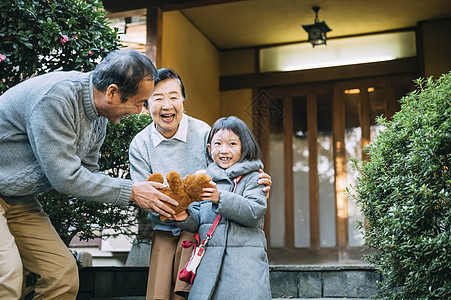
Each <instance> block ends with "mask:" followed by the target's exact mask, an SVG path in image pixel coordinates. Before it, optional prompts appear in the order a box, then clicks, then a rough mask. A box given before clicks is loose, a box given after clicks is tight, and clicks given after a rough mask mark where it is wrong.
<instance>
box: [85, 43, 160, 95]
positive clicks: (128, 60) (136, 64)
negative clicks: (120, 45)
mask: <svg viewBox="0 0 451 300" xmlns="http://www.w3.org/2000/svg"><path fill="white" fill-rule="evenodd" d="M156 75H157V70H156V68H155V66H154V65H153V63H152V62H151V61H150V59H149V58H148V57H147V56H145V55H144V54H142V53H141V52H139V51H138V50H134V49H120V50H115V51H113V52H111V53H109V54H108V55H107V56H106V57H105V58H104V59H103V60H102V61H101V62H100V63H99V64H98V65H97V67H96V68H95V70H94V71H93V72H92V83H93V84H94V87H95V88H96V89H98V90H99V91H101V92H103V93H104V92H106V90H107V88H108V86H109V85H111V84H116V85H117V86H118V87H119V92H120V93H121V101H122V102H126V101H127V100H128V98H129V97H131V96H134V95H136V94H137V93H138V89H139V85H140V83H141V81H142V80H144V79H146V80H147V79H148V80H154V78H155V77H156ZM147 77H149V78H147Z"/></svg>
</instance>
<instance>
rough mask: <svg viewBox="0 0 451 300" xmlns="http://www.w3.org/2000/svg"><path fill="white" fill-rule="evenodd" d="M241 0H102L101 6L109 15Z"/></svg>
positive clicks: (177, 8) (167, 9) (176, 8)
mask: <svg viewBox="0 0 451 300" xmlns="http://www.w3.org/2000/svg"><path fill="white" fill-rule="evenodd" d="M236 1H243V0H128V1H123V0H103V1H102V2H103V6H104V8H105V10H106V11H108V12H110V13H117V12H123V11H128V10H134V9H142V8H150V7H158V8H160V9H161V10H162V11H169V10H179V9H185V8H193V7H200V6H207V5H214V4H224V3H229V2H236Z"/></svg>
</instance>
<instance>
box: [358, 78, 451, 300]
mask: <svg viewBox="0 0 451 300" xmlns="http://www.w3.org/2000/svg"><path fill="white" fill-rule="evenodd" d="M416 83H417V90H415V91H414V92H412V93H410V94H409V95H407V96H406V97H404V98H402V99H401V103H402V107H401V110H400V111H399V112H398V113H396V114H395V115H394V117H393V120H392V121H387V120H386V119H384V118H379V119H378V123H379V124H380V125H382V126H384V127H385V128H386V129H384V130H382V131H381V132H380V133H379V135H378V136H377V137H376V139H375V140H374V141H372V142H371V143H370V145H369V146H367V147H366V149H365V150H366V151H367V153H368V155H369V158H370V160H369V161H368V162H361V163H359V162H357V161H354V166H355V168H356V169H357V170H358V171H359V174H360V175H359V177H358V181H357V185H356V186H355V187H352V189H351V196H353V197H355V198H356V200H357V201H358V203H359V204H360V206H361V209H362V212H363V215H364V216H365V220H366V222H365V223H364V224H361V228H362V229H363V234H364V236H365V241H366V244H367V245H368V246H369V247H370V248H374V249H376V251H375V252H374V253H373V254H371V255H369V256H367V259H368V260H369V262H370V263H372V264H374V265H375V266H376V268H377V269H378V270H379V271H380V272H381V273H382V274H383V280H382V282H381V290H382V296H383V297H384V299H451V272H450V270H451V73H449V74H445V75H442V76H441V77H440V78H439V79H438V80H437V81H434V80H432V78H431V79H428V80H421V79H419V80H417V82H416Z"/></svg>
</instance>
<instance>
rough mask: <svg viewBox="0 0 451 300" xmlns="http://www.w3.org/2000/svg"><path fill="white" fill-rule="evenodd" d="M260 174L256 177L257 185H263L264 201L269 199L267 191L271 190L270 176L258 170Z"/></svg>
mask: <svg viewBox="0 0 451 300" xmlns="http://www.w3.org/2000/svg"><path fill="white" fill-rule="evenodd" d="M258 171H259V172H260V174H259V175H258V178H260V179H259V180H258V184H264V185H265V187H264V188H263V192H265V193H266V199H268V198H269V190H270V189H271V185H272V181H271V176H269V174H267V173H265V172H264V171H263V170H262V169H260V170H258Z"/></svg>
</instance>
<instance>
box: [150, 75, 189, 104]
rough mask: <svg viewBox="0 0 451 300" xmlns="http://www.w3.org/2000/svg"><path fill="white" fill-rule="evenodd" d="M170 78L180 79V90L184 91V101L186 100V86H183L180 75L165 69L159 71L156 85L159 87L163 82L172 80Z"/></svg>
mask: <svg viewBox="0 0 451 300" xmlns="http://www.w3.org/2000/svg"><path fill="white" fill-rule="evenodd" d="M170 78H173V79H178V81H179V82H180V89H181V90H182V96H183V99H186V91H185V86H184V85H183V81H182V78H180V76H179V74H177V73H176V72H175V71H174V70H172V69H165V68H161V69H158V70H157V76H155V82H154V85H155V86H157V85H158V84H159V83H160V82H161V81H163V80H166V79H170Z"/></svg>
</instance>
